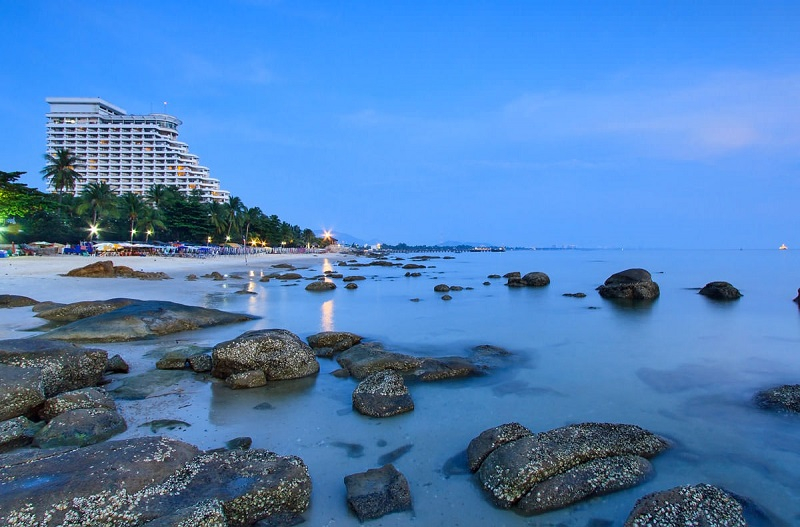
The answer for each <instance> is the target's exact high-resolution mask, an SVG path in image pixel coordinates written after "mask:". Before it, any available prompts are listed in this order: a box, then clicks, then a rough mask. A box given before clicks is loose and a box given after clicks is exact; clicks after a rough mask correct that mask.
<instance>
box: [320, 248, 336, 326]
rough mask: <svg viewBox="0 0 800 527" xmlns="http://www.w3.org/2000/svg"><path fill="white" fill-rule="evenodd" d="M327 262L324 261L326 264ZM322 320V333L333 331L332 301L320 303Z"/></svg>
mask: <svg viewBox="0 0 800 527" xmlns="http://www.w3.org/2000/svg"><path fill="white" fill-rule="evenodd" d="M327 261H328V260H325V262H327ZM321 310H322V318H321V320H320V323H319V325H320V328H321V329H322V331H333V300H326V301H325V302H323V303H322V307H321Z"/></svg>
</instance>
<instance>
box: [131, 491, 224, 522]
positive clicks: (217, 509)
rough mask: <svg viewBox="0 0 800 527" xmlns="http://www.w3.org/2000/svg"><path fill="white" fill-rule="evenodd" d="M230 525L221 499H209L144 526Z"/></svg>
mask: <svg viewBox="0 0 800 527" xmlns="http://www.w3.org/2000/svg"><path fill="white" fill-rule="evenodd" d="M195 526H197V527H228V520H227V519H226V518H225V509H224V507H223V504H222V502H221V501H219V500H217V499H214V498H212V499H208V500H203V501H200V502H198V503H196V504H194V505H191V506H189V507H184V508H182V509H178V510H177V511H175V512H172V513H168V514H166V515H164V516H161V517H159V518H156V519H155V520H150V521H149V522H147V523H145V524H144V527H195Z"/></svg>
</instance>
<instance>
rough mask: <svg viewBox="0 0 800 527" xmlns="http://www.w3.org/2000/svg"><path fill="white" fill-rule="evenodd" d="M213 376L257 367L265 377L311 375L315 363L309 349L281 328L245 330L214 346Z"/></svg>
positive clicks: (226, 375)
mask: <svg viewBox="0 0 800 527" xmlns="http://www.w3.org/2000/svg"><path fill="white" fill-rule="evenodd" d="M212 356H213V361H214V368H213V369H212V370H211V374H212V375H213V376H214V377H218V378H220V379H225V378H227V377H229V376H230V375H232V374H234V373H242V372H247V371H252V370H261V371H263V372H264V375H265V377H266V379H267V380H268V381H275V380H281V379H297V378H299V377H305V376H308V375H314V374H315V373H317V372H318V371H319V363H318V362H317V358H316V357H315V355H314V352H313V350H312V349H311V347H310V346H308V345H307V344H306V343H305V342H303V341H302V340H300V338H299V337H298V336H297V335H295V334H294V333H292V332H290V331H287V330H285V329H265V330H257V331H248V332H246V333H243V334H242V335H240V336H238V337H236V338H235V339H233V340H229V341H226V342H222V343H220V344H217V345H216V346H214V350H213V353H212Z"/></svg>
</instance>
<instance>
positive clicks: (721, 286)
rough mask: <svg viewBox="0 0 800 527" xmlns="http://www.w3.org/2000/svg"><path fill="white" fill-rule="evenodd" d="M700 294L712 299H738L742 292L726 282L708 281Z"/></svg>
mask: <svg viewBox="0 0 800 527" xmlns="http://www.w3.org/2000/svg"><path fill="white" fill-rule="evenodd" d="M700 294H701V295H703V296H707V297H708V298H713V299H714V300H738V299H740V298H741V297H742V293H741V292H739V290H738V289H736V288H735V287H733V286H732V285H731V284H729V283H728V282H709V283H707V284H706V285H705V286H703V288H702V289H701V290H700Z"/></svg>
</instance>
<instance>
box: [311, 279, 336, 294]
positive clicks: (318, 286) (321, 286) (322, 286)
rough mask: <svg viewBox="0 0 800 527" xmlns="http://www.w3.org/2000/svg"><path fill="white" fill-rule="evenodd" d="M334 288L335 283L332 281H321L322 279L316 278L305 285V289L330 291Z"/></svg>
mask: <svg viewBox="0 0 800 527" xmlns="http://www.w3.org/2000/svg"><path fill="white" fill-rule="evenodd" d="M334 289H336V284H334V283H333V282H323V281H322V280H317V281H316V282H311V283H310V284H308V285H307V286H306V291H314V292H319V291H332V290H334Z"/></svg>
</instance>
